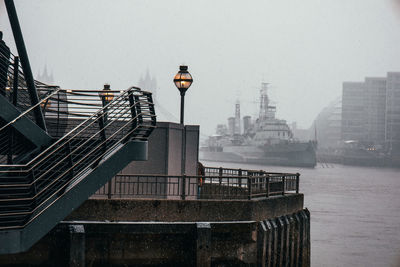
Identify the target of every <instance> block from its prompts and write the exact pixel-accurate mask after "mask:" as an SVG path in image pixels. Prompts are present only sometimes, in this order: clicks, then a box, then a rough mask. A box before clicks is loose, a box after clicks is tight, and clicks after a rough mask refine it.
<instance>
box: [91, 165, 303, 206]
mask: <svg viewBox="0 0 400 267" xmlns="http://www.w3.org/2000/svg"><path fill="white" fill-rule="evenodd" d="M216 171H218V175H214V174H215V172H216ZM219 173H222V175H219ZM239 173H242V174H241V175H237V174H239ZM257 173H258V175H254V172H253V171H252V170H241V169H224V168H208V167H206V168H205V175H204V176H198V175H197V176H190V175H155V174H154V175H138V174H119V175H117V176H115V177H114V178H113V179H112V180H111V181H110V182H109V183H108V184H106V185H104V186H103V187H102V188H100V189H99V190H98V191H97V192H96V193H95V194H94V195H93V196H92V198H108V199H131V198H169V199H249V200H250V199H254V198H259V197H270V196H274V195H285V194H287V193H298V192H299V179H300V174H298V173H295V174H293V173H266V172H262V175H261V173H260V171H257Z"/></svg>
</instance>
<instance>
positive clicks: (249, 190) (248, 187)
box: [247, 176, 252, 200]
mask: <svg viewBox="0 0 400 267" xmlns="http://www.w3.org/2000/svg"><path fill="white" fill-rule="evenodd" d="M247 189H248V193H249V195H248V196H247V198H248V199H249V200H250V199H251V194H252V192H251V178H250V176H247Z"/></svg>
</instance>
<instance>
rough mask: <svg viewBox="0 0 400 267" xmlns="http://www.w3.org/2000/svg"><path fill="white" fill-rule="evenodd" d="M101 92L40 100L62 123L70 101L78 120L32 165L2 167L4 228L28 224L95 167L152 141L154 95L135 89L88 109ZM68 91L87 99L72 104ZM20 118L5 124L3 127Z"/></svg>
mask: <svg viewBox="0 0 400 267" xmlns="http://www.w3.org/2000/svg"><path fill="white" fill-rule="evenodd" d="M98 93H99V92H96V91H95V92H89V91H73V90H62V89H58V90H57V91H56V92H52V93H51V94H50V95H48V97H47V98H46V99H44V100H43V101H40V103H38V105H42V109H43V110H44V111H45V113H46V116H47V119H49V120H50V119H51V118H53V119H54V120H55V121H57V116H60V114H63V111H62V110H61V109H60V108H55V107H60V106H61V104H60V103H64V102H63V101H65V102H66V105H67V108H68V111H65V110H64V111H65V112H64V113H65V115H68V116H69V118H68V121H73V122H74V123H73V124H72V125H73V126H72V129H71V130H68V131H67V133H66V134H62V137H61V138H59V139H58V140H57V141H55V142H54V143H53V144H52V145H51V146H49V147H47V148H46V149H44V150H42V151H40V153H39V152H38V153H36V154H35V155H31V157H32V158H30V157H28V158H26V159H25V160H24V162H26V163H16V164H6V165H0V229H13V228H22V227H25V226H26V225H27V224H28V223H30V222H31V221H32V220H34V219H35V217H36V216H38V215H40V214H41V213H42V212H43V211H44V210H46V209H47V208H48V207H50V206H51V205H52V203H53V202H54V201H56V200H57V199H58V198H60V197H61V196H62V194H63V193H64V191H65V189H66V188H67V187H68V186H69V185H70V184H72V183H73V182H74V181H75V180H76V179H77V178H79V177H81V176H83V175H84V174H85V173H87V172H90V171H91V170H93V169H95V168H96V167H97V166H98V164H99V163H100V161H101V160H102V159H104V158H107V156H108V155H110V154H111V153H112V152H113V151H115V150H116V149H119V148H120V147H121V146H122V145H123V144H124V143H125V142H127V141H128V140H130V139H135V140H147V138H148V136H149V135H150V133H151V131H152V130H153V129H154V127H155V123H156V118H155V112H154V105H153V101H152V96H151V93H149V92H145V91H141V90H140V89H139V88H136V87H131V88H129V89H127V90H124V91H121V92H119V94H118V95H115V96H114V98H113V99H112V100H111V101H109V102H108V101H107V102H106V103H104V104H105V105H104V106H99V105H98V104H93V105H89V106H90V109H88V108H87V107H88V105H87V104H88V103H94V100H93V99H94V95H96V97H97V98H99V95H98ZM60 95H62V96H63V97H60ZM68 95H79V97H80V98H81V99H80V101H76V102H73V101H72V100H71V102H68V101H69V100H68ZM64 96H66V97H65V98H64ZM83 98H84V99H83ZM60 99H64V100H61V101H60ZM50 101H54V102H56V103H57V101H58V103H57V104H54V103H53V104H51V102H50ZM98 101H100V100H98ZM46 102H47V104H46ZM49 103H50V104H49ZM102 104H103V103H102ZM31 108H34V107H31ZM54 108H55V109H54ZM92 109H93V110H97V111H96V112H92ZM26 112H29V110H27V111H26ZM91 112H92V113H91ZM25 114H26V113H23V114H22V116H24V115H25ZM17 120H18V119H15V120H13V121H12V122H10V123H9V125H8V126H7V125H6V126H5V127H3V131H7V129H8V127H12V124H13V123H15V121H17ZM59 123H60V122H59ZM0 133H1V132H0Z"/></svg>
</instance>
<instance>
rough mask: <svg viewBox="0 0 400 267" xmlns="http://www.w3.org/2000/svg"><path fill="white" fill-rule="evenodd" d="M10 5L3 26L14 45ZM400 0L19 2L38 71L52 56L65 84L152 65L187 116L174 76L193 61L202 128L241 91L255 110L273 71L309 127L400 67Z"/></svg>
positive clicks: (129, 81)
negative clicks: (339, 100)
mask: <svg viewBox="0 0 400 267" xmlns="http://www.w3.org/2000/svg"><path fill="white" fill-rule="evenodd" d="M0 3H1V4H0V28H1V29H2V30H3V31H4V35H5V36H4V39H5V40H6V41H8V42H9V43H10V42H13V37H12V33H11V30H10V29H9V22H8V18H7V16H6V12H5V8H4V4H3V0H0ZM398 3H399V1H395V0H323V1H322V0H301V1H300V0H297V1H295V0H290V1H289V0H251V1H232V0H230V1H229V0H226V1H225V0H224V1H222V0H218V1H217V0H201V1H200V0H196V1H192V0H168V1H166V0H159V1H155V0H154V1H153V0H140V1H136V0H115V1H109V0H90V1H89V0H85V1H82V0H80V1H77V0H76V1H75V0H74V1H71V0H69V1H67V0H64V1H60V0H35V1H31V0H15V4H16V8H17V12H18V15H19V18H20V23H21V27H22V30H23V34H24V38H25V43H26V46H27V48H28V54H29V57H30V61H31V65H32V68H33V72H34V74H35V75H36V74H37V73H38V72H39V71H40V70H42V69H43V68H44V66H45V65H46V64H47V67H48V69H50V70H51V71H52V72H53V74H54V77H55V80H56V83H57V84H59V85H61V86H62V87H64V88H74V89H100V88H102V86H103V84H104V83H110V84H111V87H112V88H113V89H125V88H128V87H129V86H131V85H137V82H138V80H139V78H140V76H141V75H143V74H144V73H145V72H146V69H148V70H149V71H150V74H151V75H152V76H155V77H156V79H157V83H158V91H157V94H158V101H159V102H160V104H161V105H162V106H163V107H164V108H166V109H168V110H169V112H171V113H172V114H173V115H174V116H175V117H176V118H178V117H179V101H180V98H179V92H178V90H177V89H176V87H175V86H174V84H173V83H172V79H173V76H174V74H175V73H176V72H177V71H178V66H179V65H180V64H187V65H188V66H189V71H190V72H191V73H192V75H193V78H194V83H193V85H192V87H191V88H190V89H189V91H188V92H187V94H186V112H185V122H186V123H187V124H199V125H200V126H201V130H202V133H203V134H212V133H214V130H215V127H216V125H217V124H218V123H226V119H227V117H229V116H233V114H234V104H235V102H236V101H237V100H240V103H241V107H242V116H243V115H252V116H254V115H255V114H256V112H257V110H258V103H257V99H258V96H259V88H260V83H261V82H263V81H264V82H269V83H271V90H270V96H271V98H272V99H273V101H274V103H275V104H276V105H277V110H278V112H277V115H278V117H280V118H282V119H286V120H287V121H288V122H293V121H297V123H298V126H300V127H303V128H308V127H309V126H310V125H311V123H312V121H313V120H314V118H315V117H316V116H317V114H318V113H319V111H320V110H321V109H322V108H323V107H325V106H326V105H327V104H328V103H329V102H331V101H332V100H334V99H335V98H336V97H338V96H340V95H341V90H342V82H343V81H358V80H363V79H364V77H365V76H385V75H386V72H387V71H400V11H399V4H398ZM13 50H14V52H15V49H13ZM157 111H158V110H157V109H156V112H157ZM160 117H161V119H162V118H163V117H164V116H160ZM164 118H165V117H164Z"/></svg>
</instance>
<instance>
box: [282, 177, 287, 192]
mask: <svg viewBox="0 0 400 267" xmlns="http://www.w3.org/2000/svg"><path fill="white" fill-rule="evenodd" d="M285 182H286V177H285V175H283V176H282V195H285Z"/></svg>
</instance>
